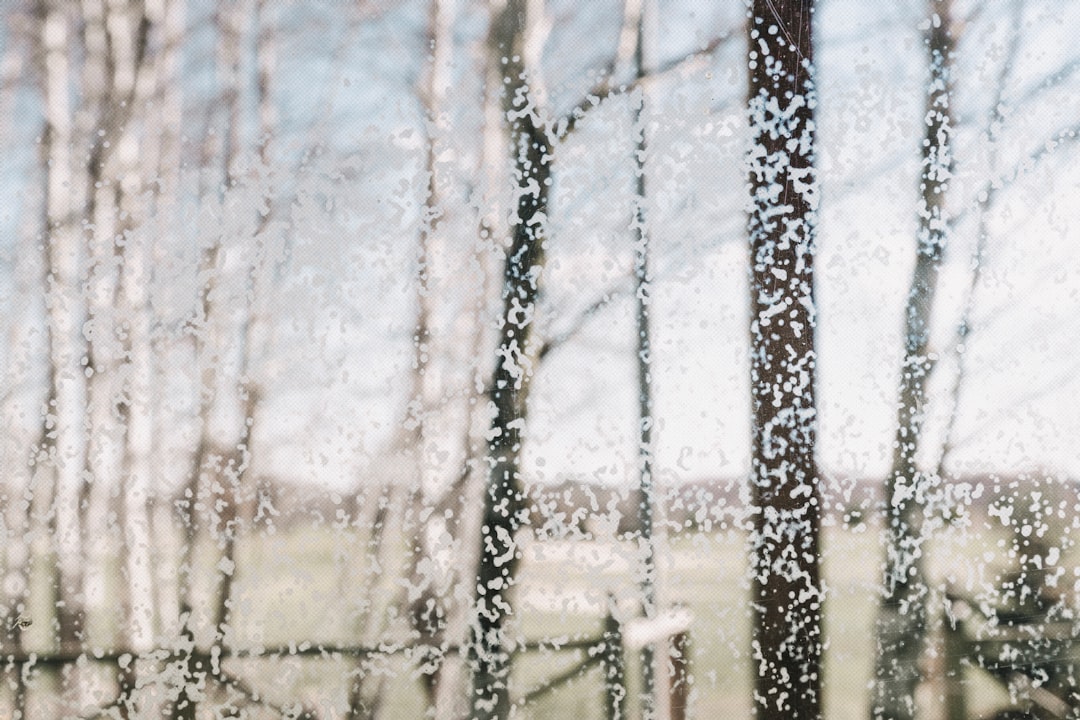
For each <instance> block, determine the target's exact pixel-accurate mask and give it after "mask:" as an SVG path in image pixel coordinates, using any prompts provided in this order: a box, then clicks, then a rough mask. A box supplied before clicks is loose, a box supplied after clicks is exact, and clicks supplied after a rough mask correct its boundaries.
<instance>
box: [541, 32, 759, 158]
mask: <svg viewBox="0 0 1080 720" xmlns="http://www.w3.org/2000/svg"><path fill="white" fill-rule="evenodd" d="M736 37H739V36H738V35H737V34H736V33H735V32H733V31H729V32H726V33H723V34H720V35H717V36H716V37H714V38H713V39H712V40H710V41H709V42H708V43H706V44H705V45H703V46H702V47H700V48H698V49H697V50H695V51H693V52H690V53H687V54H686V55H682V56H681V57H678V58H675V59H672V60H669V61H668V62H666V63H662V64H660V65H659V66H657V67H656V68H655V69H653V70H652V71H650V72H648V73H646V74H643V75H642V76H641V77H636V78H634V79H633V80H631V81H629V82H627V83H624V84H620V85H618V86H616V85H614V84H613V83H612V80H613V78H612V76H613V75H614V73H615V69H616V67H617V63H618V62H619V60H620V54H619V53H616V55H615V56H614V57H612V59H611V62H610V63H608V66H607V68H605V70H604V73H603V76H602V78H601V80H600V81H599V82H598V83H597V84H596V85H594V86H593V87H592V89H590V90H589V91H588V92H587V93H585V97H583V98H582V99H581V100H580V101H578V103H577V104H575V105H574V107H573V108H572V109H571V110H570V112H568V113H567V114H566V115H564V116H563V117H562V118H561V119H560V120H559V122H558V124H557V126H556V135H557V136H559V137H565V136H567V135H569V134H570V133H572V132H573V131H574V130H575V129H576V127H577V123H578V121H579V120H581V119H582V118H584V117H585V116H586V115H587V114H588V112H589V111H590V110H592V109H593V108H595V107H596V106H597V105H599V104H600V103H602V102H603V101H604V100H607V99H608V98H609V97H612V96H614V95H623V94H625V93H628V92H631V91H633V90H634V89H636V88H638V87H643V86H646V85H650V84H653V83H656V82H659V81H660V80H662V79H663V78H665V77H667V76H668V75H670V74H672V73H675V72H678V71H681V70H685V69H687V68H689V67H692V66H693V65H695V64H697V63H700V62H703V61H705V60H707V59H708V58H709V57H710V56H712V55H713V53H715V52H717V51H718V50H719V49H720V48H722V47H724V46H725V45H727V44H728V43H729V42H731V41H732V40H734V39H735V38H736Z"/></svg>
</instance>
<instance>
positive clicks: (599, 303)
mask: <svg viewBox="0 0 1080 720" xmlns="http://www.w3.org/2000/svg"><path fill="white" fill-rule="evenodd" d="M629 289H630V285H629V283H627V281H626V280H622V281H620V282H618V283H616V284H615V285H613V286H612V287H610V288H608V289H607V290H606V291H605V292H604V293H603V294H601V295H600V297H598V298H596V299H595V300H593V302H592V303H590V304H589V306H588V307H586V308H585V309H584V310H582V311H581V312H580V313H578V315H577V317H575V318H574V319H573V321H572V322H571V323H570V325H569V326H568V327H567V328H566V329H564V330H563V331H562V332H560V333H558V334H557V335H554V336H552V337H550V338H547V339H545V340H544V341H543V342H542V343H541V345H540V351H539V353H537V358H538V359H539V360H543V359H544V358H545V357H546V356H547V355H548V353H550V352H551V351H552V350H554V349H556V348H558V347H559V346H561V345H563V344H564V343H565V342H566V341H567V340H570V339H571V338H573V337H574V336H575V335H577V334H578V333H579V332H581V329H582V328H583V327H585V325H586V323H588V322H589V320H591V319H592V318H593V316H594V315H596V314H597V313H598V312H600V311H601V310H603V309H604V308H606V307H607V306H608V305H610V304H611V303H612V301H614V300H615V299H616V298H618V297H620V296H621V295H623V294H624V293H625V292H627V291H628V290H629Z"/></svg>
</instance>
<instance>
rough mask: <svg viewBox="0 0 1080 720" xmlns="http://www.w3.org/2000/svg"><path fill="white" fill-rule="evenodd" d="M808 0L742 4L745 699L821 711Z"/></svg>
mask: <svg viewBox="0 0 1080 720" xmlns="http://www.w3.org/2000/svg"><path fill="white" fill-rule="evenodd" d="M813 10H814V3H813V1H812V0H754V2H753V7H752V10H751V13H750V22H749V26H748V28H747V32H748V38H747V40H748V51H749V64H750V87H749V111H750V128H751V138H752V145H751V149H750V158H749V160H750V185H751V193H752V206H751V210H750V217H749V234H750V263H751V270H752V272H751V326H750V339H751V399H752V404H753V412H754V415H753V456H752V471H751V487H752V496H753V502H754V524H753V531H752V533H751V536H750V553H751V567H752V573H753V578H752V584H753V657H754V660H755V661H756V665H757V667H756V672H755V674H754V678H755V679H754V707H755V712H756V714H757V716H758V717H761V718H785V720H787V719H793V718H798V719H799V720H809V719H811V718H815V719H816V718H820V717H821V687H822V630H821V619H822V604H823V602H824V589H823V587H822V584H821V579H820V569H819V564H818V563H819V554H818V547H819V540H818V534H819V528H820V508H821V505H820V488H819V483H818V474H817V467H816V463H815V456H814V444H815V438H816V435H817V411H816V406H815V399H814V397H815V391H814V386H815V379H814V378H815V372H816V364H817V356H816V352H815V345H814V334H815V326H816V316H815V313H816V307H815V301H814V243H815V225H816V214H817V184H816V177H815V171H814V167H813V162H814V111H813V108H814V105H815V90H814V79H813V42H812V18H813Z"/></svg>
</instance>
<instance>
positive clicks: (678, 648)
mask: <svg viewBox="0 0 1080 720" xmlns="http://www.w3.org/2000/svg"><path fill="white" fill-rule="evenodd" d="M668 654H669V657H670V658H671V679H670V681H669V682H670V683H671V692H670V694H669V702H670V708H669V710H668V718H670V720H686V717H687V705H688V704H689V701H690V631H689V630H683V631H682V632H678V633H675V634H674V635H672V636H671V648H670V652H669V653H668Z"/></svg>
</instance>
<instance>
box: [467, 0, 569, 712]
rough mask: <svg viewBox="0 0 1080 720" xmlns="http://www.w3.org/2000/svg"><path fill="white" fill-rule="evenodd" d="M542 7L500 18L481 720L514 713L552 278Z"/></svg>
mask: <svg viewBox="0 0 1080 720" xmlns="http://www.w3.org/2000/svg"><path fill="white" fill-rule="evenodd" d="M542 11H543V7H542V4H541V3H540V2H537V1H536V0H532V1H528V0H509V1H508V2H506V3H505V5H504V6H503V7H502V8H501V9H500V10H499V11H498V13H497V15H496V16H495V17H494V18H492V28H491V34H490V45H491V47H490V53H491V58H490V62H495V63H500V62H501V63H502V68H503V73H504V75H503V76H504V78H505V80H506V81H507V83H506V87H505V90H504V92H505V95H504V96H503V109H504V111H505V113H506V117H507V120H508V125H509V126H508V130H509V137H510V151H511V153H512V155H513V159H514V163H515V165H514V175H515V183H516V186H517V208H516V210H517V212H516V216H515V217H514V218H513V223H514V226H513V238H512V241H511V243H510V247H509V249H508V250H507V251H506V265H505V269H504V272H503V309H502V317H501V318H500V328H499V340H498V349H497V350H496V367H495V371H494V376H493V378H492V383H491V388H490V400H491V403H492V405H493V406H494V408H495V417H494V418H493V419H492V422H491V431H490V434H489V437H490V438H491V439H490V441H489V443H488V448H487V450H488V457H487V461H488V467H489V468H490V470H489V474H488V479H487V489H486V492H485V494H484V505H483V521H482V522H483V524H482V526H481V530H480V559H479V566H478V569H477V577H476V592H477V598H476V608H475V616H474V618H473V626H472V628H471V632H472V638H471V642H470V653H471V657H470V660H471V662H472V670H473V682H472V686H473V687H472V716H471V717H472V718H474V720H488V719H489V718H505V717H507V715H508V713H509V711H510V697H509V692H508V680H509V675H510V653H511V652H512V650H511V648H510V647H509V644H508V639H507V637H506V622H507V618H509V617H510V615H511V614H512V612H513V609H512V597H511V593H512V592H513V588H514V585H515V583H516V575H517V566H518V560H519V554H520V551H519V550H518V547H517V540H516V535H517V531H518V528H519V527H520V526H521V525H522V523H523V519H524V515H525V514H526V513H527V510H526V509H525V508H524V506H523V499H524V498H523V493H522V485H521V477H520V459H521V447H522V441H523V435H524V430H525V422H526V416H527V403H528V396H529V388H530V385H531V382H532V377H533V373H534V371H535V369H536V363H537V352H538V350H539V343H538V342H537V341H536V339H535V338H534V330H535V323H534V318H535V315H536V312H537V300H538V297H539V292H540V282H541V275H542V273H543V269H544V261H545V253H544V240H545V231H546V217H547V211H548V192H549V189H550V183H551V161H552V144H551V139H550V137H549V135H548V132H547V130H546V129H545V127H544V125H543V122H544V120H543V118H541V117H540V116H539V110H538V109H537V104H538V103H540V101H541V94H540V93H539V92H538V91H537V90H538V88H537V84H538V83H539V78H538V77H536V76H535V75H534V72H535V67H534V66H533V65H532V63H534V62H535V61H536V60H538V59H539V53H540V51H541V49H542V38H541V37H539V36H538V28H539V21H540V19H541V18H539V17H537V16H536V13H538V12H542Z"/></svg>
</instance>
